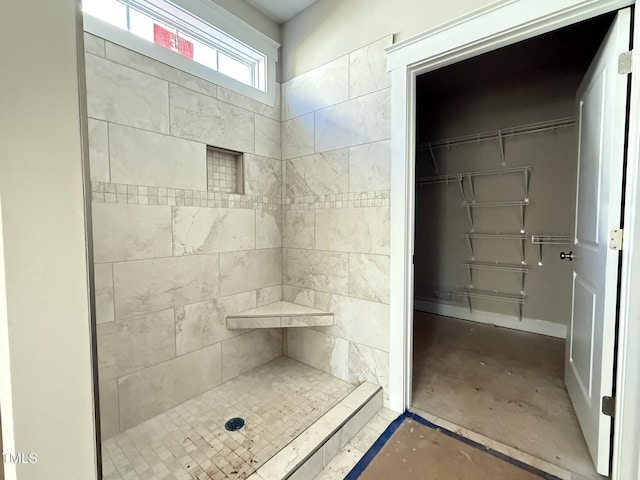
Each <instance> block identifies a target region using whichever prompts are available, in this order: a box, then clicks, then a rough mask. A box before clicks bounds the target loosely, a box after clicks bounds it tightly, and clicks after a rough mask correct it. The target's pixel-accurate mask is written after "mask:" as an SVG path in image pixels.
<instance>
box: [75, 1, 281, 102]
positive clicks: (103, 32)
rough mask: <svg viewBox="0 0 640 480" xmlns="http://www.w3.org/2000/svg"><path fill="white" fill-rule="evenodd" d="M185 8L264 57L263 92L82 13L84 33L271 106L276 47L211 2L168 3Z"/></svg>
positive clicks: (274, 95)
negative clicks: (264, 75)
mask: <svg viewBox="0 0 640 480" xmlns="http://www.w3.org/2000/svg"><path fill="white" fill-rule="evenodd" d="M170 1H171V2H173V3H175V4H176V5H178V6H179V7H181V8H183V9H185V10H186V11H188V12H189V13H191V14H192V15H193V16H195V17H198V18H200V19H201V20H203V21H204V22H206V23H209V24H210V25H212V26H213V27H215V28H217V29H219V30H221V31H223V32H224V33H226V34H227V35H229V36H231V37H233V38H235V39H237V40H238V41H240V42H242V43H244V44H245V45H247V46H249V47H251V48H252V49H254V50H256V51H258V52H260V53H262V54H263V55H264V56H265V59H266V61H265V66H264V67H265V68H264V69H265V71H266V82H265V87H266V89H265V91H263V90H260V89H258V88H256V87H252V86H250V85H247V84H244V83H242V82H240V81H238V80H236V79H234V78H231V77H228V76H227V75H224V74H222V73H220V72H217V71H215V70H213V69H211V68H209V67H207V66H205V65H202V64H200V63H197V62H195V61H193V60H191V59H190V58H187V57H183V56H182V55H180V54H179V53H177V52H173V51H171V50H169V49H167V48H164V47H162V46H160V45H156V44H155V43H152V42H149V41H147V40H145V39H143V38H140V37H138V36H136V35H134V34H133V33H131V32H128V31H126V30H123V29H121V28H118V27H116V26H115V25H111V24H109V23H107V22H105V21H103V20H100V19H98V18H96V17H94V16H92V15H89V14H84V15H83V20H84V30H85V32H88V33H91V34H93V35H96V36H98V37H101V38H104V39H105V40H108V41H110V42H112V43H116V44H118V45H121V46H123V47H125V48H128V49H130V50H133V51H135V52H138V53H140V54H142V55H145V56H147V57H150V58H153V59H155V60H158V61H159V62H162V63H164V64H167V65H170V66H172V67H174V68H177V69H179V70H182V71H184V72H187V73H190V74H191V75H195V76H196V77H200V78H202V79H204V80H207V81H209V82H212V83H215V84H216V85H220V86H221V87H224V88H228V89H229V90H233V91H234V92H237V93H240V94H242V95H245V96H247V97H249V98H252V99H254V100H257V101H259V102H262V103H265V104H267V105H270V106H274V105H275V103H276V61H277V58H278V49H279V48H280V44H279V43H278V42H276V41H275V40H273V39H272V38H270V37H268V36H267V35H265V34H264V33H262V32H260V31H258V30H256V29H255V28H253V27H252V26H251V25H249V24H247V23H246V22H244V21H242V20H240V19H239V18H238V17H236V16H234V15H232V14H231V13H229V12H227V11H226V10H225V9H223V8H222V7H220V6H218V5H216V4H215V3H213V2H212V1H207V2H205V1H203V0H170Z"/></svg>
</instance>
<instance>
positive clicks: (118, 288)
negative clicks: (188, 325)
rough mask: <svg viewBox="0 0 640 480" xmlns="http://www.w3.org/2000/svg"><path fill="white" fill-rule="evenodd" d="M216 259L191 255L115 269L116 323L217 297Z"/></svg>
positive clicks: (142, 262)
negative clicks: (128, 318) (123, 319)
mask: <svg viewBox="0 0 640 480" xmlns="http://www.w3.org/2000/svg"><path fill="white" fill-rule="evenodd" d="M218 262H219V259H218V255H217V254H214V255H193V256H185V257H170V258H157V259H152V260H137V261H132V262H123V263H117V264H115V265H114V269H113V275H114V290H115V298H116V319H117V320H120V319H121V318H126V317H130V316H134V315H139V314H143V313H149V312H155V311H158V310H165V309H167V308H171V307H176V306H180V305H187V304H190V303H195V302H201V301H205V300H211V299H214V298H217V297H219V296H220V295H219V290H220V285H219V275H218Z"/></svg>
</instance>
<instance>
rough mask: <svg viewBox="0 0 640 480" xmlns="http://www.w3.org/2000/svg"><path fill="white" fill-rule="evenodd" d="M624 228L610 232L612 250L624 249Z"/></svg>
mask: <svg viewBox="0 0 640 480" xmlns="http://www.w3.org/2000/svg"><path fill="white" fill-rule="evenodd" d="M623 236H624V230H623V229H621V228H620V229H617V230H611V232H610V233H609V248H610V249H611V250H622V240H623Z"/></svg>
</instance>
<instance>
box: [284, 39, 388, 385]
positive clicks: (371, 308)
mask: <svg viewBox="0 0 640 480" xmlns="http://www.w3.org/2000/svg"><path fill="white" fill-rule="evenodd" d="M392 40H393V39H392V36H387V37H385V38H383V39H380V40H379V41H376V42H374V43H372V44H369V45H366V46H364V47H362V48H360V49H358V50H355V51H353V52H351V53H350V54H348V55H344V56H341V57H339V58H337V59H335V60H333V61H331V62H329V63H327V64H325V65H323V66H320V67H318V68H316V69H314V70H311V71H309V72H307V73H304V74H302V75H300V76H297V77H295V78H293V79H291V80H290V81H288V82H286V83H284V84H283V86H282V89H283V90H282V120H283V122H282V153H283V161H284V167H285V182H284V188H285V192H284V194H285V202H284V229H283V246H284V287H283V290H284V293H283V295H284V299H285V300H288V301H292V302H296V303H300V304H304V305H308V306H314V307H316V308H320V309H323V310H327V311H331V312H333V313H334V314H335V325H334V326H332V327H322V328H321V327H319V328H305V329H302V328H296V329H289V332H288V335H287V348H288V355H289V356H290V357H293V358H295V359H297V360H299V361H302V362H304V363H307V364H309V365H311V366H313V367H316V368H319V369H321V370H323V371H325V372H328V373H330V374H332V375H334V376H337V377H339V378H342V379H344V380H348V381H350V382H352V383H360V382H362V381H365V380H366V381H370V382H373V383H377V384H379V385H381V386H383V388H384V392H385V396H386V395H387V394H388V392H387V386H388V383H389V381H388V377H389V355H388V351H389V233H390V232H389V189H390V151H389V150H390V143H389V138H390V137H391V119H390V114H391V100H390V90H391V89H390V78H389V74H388V73H387V71H386V55H385V52H384V48H385V47H386V46H388V45H390V44H391V43H392Z"/></svg>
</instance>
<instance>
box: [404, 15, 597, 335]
mask: <svg viewBox="0 0 640 480" xmlns="http://www.w3.org/2000/svg"><path fill="white" fill-rule="evenodd" d="M608 22H609V20H608V19H606V18H605V19H599V20H596V21H594V24H593V25H581V26H578V27H573V28H572V29H566V30H564V31H560V32H557V33H554V34H549V35H547V36H544V37H541V38H538V39H534V40H531V41H529V42H526V43H521V44H518V45H515V46H512V47H508V48H505V49H501V50H499V51H497V52H493V53H491V54H487V55H484V56H482V57H478V58H477V59H473V60H469V61H466V62H462V63H460V64H456V65H453V66H451V67H448V68H445V69H442V70H438V71H437V72H434V73H430V74H425V75H423V76H422V77H420V78H419V79H418V118H417V122H418V145H421V144H424V143H425V142H429V141H432V140H443V139H449V138H453V137H457V136H461V135H467V134H475V133H481V132H488V131H496V130H499V129H508V128H511V127H518V126H522V125H528V124H532V123H537V122H547V121H550V120H557V119H561V118H566V117H572V116H574V115H575V93H576V90H577V88H578V85H579V83H580V80H581V79H582V77H583V75H584V73H585V72H586V69H587V68H588V65H589V63H590V60H591V58H593V55H594V54H595V51H596V49H597V43H596V42H599V41H600V40H601V39H602V37H603V36H604V33H605V32H606V28H607V27H608ZM589 29H591V35H589V36H588V37H587V36H586V33H587V32H588V31H589ZM594 38H595V40H596V41H594V40H593V39H594ZM578 45H581V47H580V48H578ZM575 132H576V129H575V127H574V126H569V127H562V128H554V129H549V130H545V131H541V132H537V133H529V134H523V135H517V136H512V137H506V138H505V139H504V157H503V153H502V149H501V146H500V141H499V140H498V139H495V140H489V141H482V142H477V143H476V142H473V143H469V144H465V145H458V146H451V147H444V148H437V149H434V150H433V156H432V155H431V152H430V151H429V150H428V149H426V150H425V151H423V152H420V148H419V149H418V150H419V151H418V153H417V160H416V176H417V177H418V178H419V179H420V178H424V177H430V176H433V175H445V174H450V173H461V172H478V171H484V170H502V169H508V168H512V167H525V166H530V167H531V172H530V174H529V180H528V188H527V179H526V176H525V174H524V173H523V172H518V173H508V174H501V175H487V176H480V177H474V179H473V187H474V188H473V194H472V192H471V189H470V188H469V182H468V180H467V179H465V181H464V200H466V201H468V202H472V201H473V200H474V199H475V202H476V203H482V202H506V201H522V202H524V201H528V203H526V204H525V205H524V206H523V207H522V209H523V211H524V224H522V210H521V207H520V206H492V207H472V208H471V209H470V210H471V214H472V216H473V223H472V222H471V221H470V219H469V214H468V209H467V208H465V207H463V206H462V203H463V201H464V200H463V196H462V193H461V190H460V186H459V184H458V182H457V181H455V180H454V181H452V182H450V183H448V184H447V183H438V184H428V185H424V186H419V185H418V186H416V232H415V239H416V245H415V297H416V308H418V309H421V310H427V311H431V312H434V313H443V314H450V315H455V316H461V315H456V313H458V314H460V313H464V315H465V317H466V318H470V319H477V320H481V319H484V320H487V319H488V318H494V319H495V318H496V316H495V315H492V314H502V315H506V316H507V317H501V318H508V317H511V318H512V319H513V318H515V319H519V318H520V315H522V317H523V319H524V321H525V322H527V323H528V324H529V325H531V324H538V326H539V325H540V324H539V322H531V320H543V321H545V322H551V324H547V326H546V327H543V330H544V329H546V330H545V331H548V332H552V333H554V334H557V335H562V334H563V332H564V328H563V327H562V325H565V324H566V323H567V321H568V319H569V317H570V313H571V311H570V309H571V268H570V263H569V262H568V261H566V260H565V261H562V260H560V258H559V254H560V252H561V251H566V252H568V251H570V250H571V245H543V246H542V250H541V255H542V256H541V258H540V257H539V255H540V248H539V246H538V245H536V244H533V243H532V240H531V236H532V234H549V233H552V234H569V235H570V234H572V231H573V222H574V212H575V194H576V166H577V160H576V159H577V152H576V148H577V139H576V137H575ZM434 160H435V163H436V165H437V171H436V169H435V167H434ZM418 183H419V182H418ZM522 230H523V231H524V232H522ZM468 233H476V234H477V233H491V234H495V233H500V234H515V235H519V234H522V233H524V234H526V240H525V241H524V242H521V241H520V240H517V239H515V240H514V239H504V238H496V239H493V238H492V239H482V238H480V239H472V240H471V244H472V247H473V253H472V251H471V250H470V248H469V245H468V241H467V239H466V238H463V237H462V236H461V235H463V234H468ZM523 245H524V256H523ZM471 259H473V260H474V261H475V262H487V263H488V262H494V263H495V262H499V263H500V264H504V263H506V264H510V265H515V266H524V268H523V269H524V270H527V272H526V273H524V274H523V273H521V272H505V271H493V270H475V269H474V270H472V279H471V277H470V274H469V269H468V268H467V267H463V266H462V265H463V264H465V263H466V262H469V261H470V260H471ZM540 262H541V265H540ZM523 275H524V282H523ZM471 284H472V285H473V288H474V289H477V290H486V291H492V292H499V293H507V294H514V295H516V296H520V295H522V294H523V293H524V295H525V296H526V297H525V298H524V303H523V305H522V312H520V308H519V305H518V304H517V303H511V302H507V301H504V299H503V300H498V299H491V300H489V299H477V298H473V299H471V305H472V307H473V311H472V312H471V313H469V308H468V303H467V299H466V297H465V296H464V295H461V291H462V290H463V289H465V288H469V286H470V285H471ZM553 324H556V325H560V326H559V327H557V328H556V327H554V326H553Z"/></svg>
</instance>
